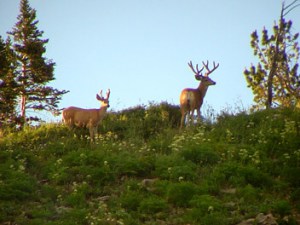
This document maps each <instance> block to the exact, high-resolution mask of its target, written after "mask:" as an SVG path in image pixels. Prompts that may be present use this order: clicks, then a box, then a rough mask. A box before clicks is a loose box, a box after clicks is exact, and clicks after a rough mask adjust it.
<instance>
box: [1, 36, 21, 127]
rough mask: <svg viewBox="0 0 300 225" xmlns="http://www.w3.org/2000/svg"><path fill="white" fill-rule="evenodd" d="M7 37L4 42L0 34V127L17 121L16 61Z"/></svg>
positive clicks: (12, 124) (11, 124)
mask: <svg viewBox="0 0 300 225" xmlns="http://www.w3.org/2000/svg"><path fill="white" fill-rule="evenodd" d="M15 59H16V58H15V55H14V52H13V50H12V47H11V41H10V39H9V38H8V39H7V41H6V43H5V42H4V40H3V39H2V37H1V36H0V124H1V127H8V126H14V125H15V124H16V123H17V114H16V110H15V109H16V105H17V96H18V85H17V82H16V80H15V78H16V74H15V68H16V63H17V61H16V60H15Z"/></svg>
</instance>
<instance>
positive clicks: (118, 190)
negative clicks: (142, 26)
mask: <svg viewBox="0 0 300 225" xmlns="http://www.w3.org/2000/svg"><path fill="white" fill-rule="evenodd" d="M179 120H180V114H179V110H178V107H176V106H172V105H169V104H167V103H161V104H157V105H155V104H150V105H149V106H147V107H146V106H137V107H134V108H130V109H126V110H123V111H120V112H111V113H109V114H108V116H107V117H106V118H105V120H104V121H103V124H102V126H101V127H99V131H100V133H101V135H100V136H99V138H98V139H97V141H96V143H94V144H90V143H89V140H88V138H87V136H86V135H87V134H88V131H86V130H77V131H75V132H74V131H70V130H69V129H68V128H66V127H65V126H64V125H61V124H44V125H42V126H40V127H35V128H33V127H27V128H26V129H24V130H23V131H19V132H11V131H2V133H4V134H5V136H4V137H2V139H1V140H0V224H126V225H127V224H210V225H211V224H222V225H224V224H237V223H239V222H241V221H242V220H245V219H248V218H255V217H256V215H258V214H259V213H265V214H267V213H270V212H271V213H272V214H273V215H274V216H275V217H276V218H277V221H278V223H279V224H297V219H298V218H299V211H300V179H299V174H300V112H299V111H298V110H294V109H276V110H275V109H274V110H269V111H260V112H255V113H251V114H247V113H245V112H239V113H221V114H220V115H218V116H216V118H215V122H211V121H209V120H208V121H209V122H203V123H202V124H200V125H197V126H194V127H189V128H187V129H185V130H183V131H179V129H178V126H179ZM146 181H147V182H146ZM284 218H289V221H290V222H285V221H284ZM298 222H299V221H298Z"/></svg>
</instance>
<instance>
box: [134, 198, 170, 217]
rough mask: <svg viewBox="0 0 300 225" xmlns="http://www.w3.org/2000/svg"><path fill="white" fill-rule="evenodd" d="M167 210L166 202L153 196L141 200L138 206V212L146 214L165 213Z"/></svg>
mask: <svg viewBox="0 0 300 225" xmlns="http://www.w3.org/2000/svg"><path fill="white" fill-rule="evenodd" d="M167 209H168V204H167V202H166V201H165V200H163V199H160V198H158V197H155V196H151V197H149V198H146V199H143V200H142V202H141V203H140V206H139V212H141V213H146V214H155V213H158V212H165V211H166V210H167Z"/></svg>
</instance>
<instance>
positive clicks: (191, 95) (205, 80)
mask: <svg viewBox="0 0 300 225" xmlns="http://www.w3.org/2000/svg"><path fill="white" fill-rule="evenodd" d="M208 63H209V62H208V61H207V63H206V64H205V63H204V62H202V64H203V67H202V68H201V69H200V70H199V67H198V64H197V65H196V69H195V68H194V66H193V63H192V61H190V62H189V63H188V65H189V67H190V68H191V70H192V71H193V72H194V74H195V78H196V80H199V81H200V83H199V86H198V88H196V89H193V88H185V89H183V90H182V92H181V94H180V110H181V122H180V128H182V127H183V125H184V123H185V119H186V117H187V123H189V122H192V121H193V120H194V111H195V110H197V117H198V121H199V120H200V119H201V113H200V108H201V106H202V104H203V99H204V97H205V94H206V92H207V89H208V87H209V86H210V85H215V84H216V82H215V81H213V80H212V79H210V78H209V77H208V76H209V75H210V74H211V73H212V72H214V71H215V70H216V69H217V68H218V67H219V64H217V65H216V64H215V62H213V69H211V70H210V69H209V67H208ZM204 68H205V69H206V70H207V72H206V73H205V74H204V75H202V71H203V69H204ZM191 120H192V121H191Z"/></svg>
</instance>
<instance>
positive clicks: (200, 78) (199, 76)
mask: <svg viewBox="0 0 300 225" xmlns="http://www.w3.org/2000/svg"><path fill="white" fill-rule="evenodd" d="M202 78H203V76H202V75H195V79H196V80H202Z"/></svg>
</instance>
